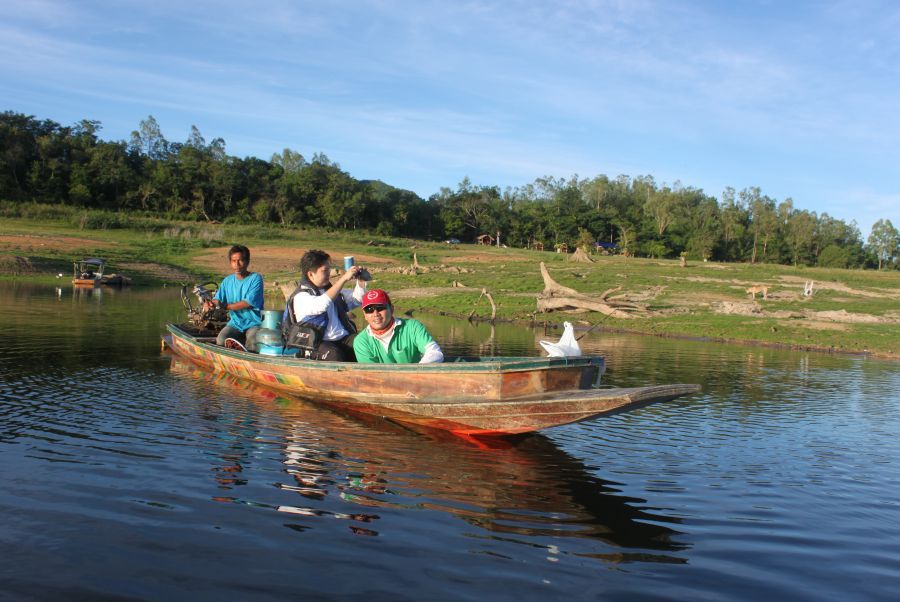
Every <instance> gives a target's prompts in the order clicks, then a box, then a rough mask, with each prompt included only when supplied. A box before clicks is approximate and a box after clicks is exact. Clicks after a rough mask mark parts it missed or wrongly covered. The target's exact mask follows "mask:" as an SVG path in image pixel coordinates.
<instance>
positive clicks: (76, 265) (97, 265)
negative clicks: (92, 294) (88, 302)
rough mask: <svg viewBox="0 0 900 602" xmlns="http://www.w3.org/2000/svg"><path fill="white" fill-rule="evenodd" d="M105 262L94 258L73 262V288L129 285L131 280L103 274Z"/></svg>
mask: <svg viewBox="0 0 900 602" xmlns="http://www.w3.org/2000/svg"><path fill="white" fill-rule="evenodd" d="M105 268H106V262H105V261H104V260H102V259H98V258H96V257H90V258H86V259H82V260H80V261H75V262H73V264H72V284H74V285H75V286H97V285H98V284H106V285H109V286H125V285H128V284H131V278H129V277H128V276H123V275H121V274H104V273H103V270H104V269H105Z"/></svg>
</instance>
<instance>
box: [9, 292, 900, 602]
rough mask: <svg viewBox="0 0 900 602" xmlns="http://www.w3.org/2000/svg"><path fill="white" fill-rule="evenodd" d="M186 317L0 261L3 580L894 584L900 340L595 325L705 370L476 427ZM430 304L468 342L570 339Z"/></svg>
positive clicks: (690, 596)
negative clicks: (322, 382)
mask: <svg viewBox="0 0 900 602" xmlns="http://www.w3.org/2000/svg"><path fill="white" fill-rule="evenodd" d="M400 309H401V310H402V307H401V308H400ZM182 313H183V312H182V309H181V303H180V300H179V298H178V291H177V290H176V289H173V288H160V289H156V290H140V289H138V290H122V291H118V290H114V289H104V290H102V291H100V290H97V291H73V289H72V287H71V286H68V285H67V286H63V287H62V288H60V289H54V288H51V287H35V286H25V285H17V284H15V283H9V282H7V283H4V286H3V290H2V291H0V322H2V324H3V325H4V326H3V330H4V337H3V339H2V341H3V343H2V345H0V466H2V469H0V516H2V521H0V551H2V555H0V558H2V560H0V599H4V600H7V599H9V600H52V599H66V600H99V599H134V600H145V599H146V600H223V599H224V600H284V599H325V600H327V599H348V598H350V597H354V598H355V597H358V596H366V597H368V598H370V599H390V600H426V599H427V600H486V599H488V600H575V599H577V600H585V599H616V600H621V599H628V600H640V599H653V600H666V599H670V600H698V599H703V600H723V599H725V600H760V599H766V598H769V599H772V600H775V599H789V600H848V599H852V600H878V599H895V598H896V596H897V594H898V592H900V438H898V433H900V398H898V391H900V365H898V364H897V363H894V362H883V361H879V360H873V359H866V358H862V357H851V356H831V355H820V354H813V353H805V352H791V351H782V350H772V349H762V348H749V347H736V346H726V345H720V344H708V343H700V342H694V341H680V340H670V339H657V338H647V337H638V336H631V335H619V334H610V333H599V334H597V333H589V334H588V335H587V336H586V337H585V338H584V339H583V340H582V341H581V344H582V348H583V349H584V350H585V351H586V352H589V353H597V354H602V355H604V356H606V358H607V364H608V372H607V375H606V377H605V380H606V382H607V383H609V384H615V385H623V386H626V385H627V386H631V385H641V384H654V383H666V382H694V383H699V384H701V385H703V393H702V394H699V395H694V396H691V397H688V398H684V399H679V400H674V401H671V402H667V403H663V404H656V405H653V406H650V407H646V408H643V409H639V410H636V411H633V412H630V413H626V414H621V415H616V416H613V417H608V418H598V419H596V420H592V421H587V422H583V423H579V424H574V425H568V426H563V427H558V428H556V429H550V430H547V431H545V432H543V433H540V434H536V435H532V436H526V437H523V438H519V439H515V440H511V441H504V440H499V441H496V442H494V443H492V444H483V445H476V444H475V443H473V442H469V441H465V440H461V439H458V438H455V437H453V436H451V435H443V436H442V435H439V434H436V433H435V434H422V433H417V432H412V431H410V430H407V429H406V428H404V427H402V426H399V425H397V424H393V423H390V422H385V421H382V420H380V419H377V418H372V419H368V420H363V419H359V418H354V417H350V416H344V415H341V414H338V413H335V412H333V411H331V410H328V409H325V408H321V407H318V406H316V405H315V404H313V403H309V402H305V401H301V400H297V399H292V398H288V397H286V396H284V395H283V394H280V393H276V392H273V391H271V390H268V389H264V388H260V387H258V386H253V385H250V384H248V383H246V382H241V381H238V380H236V379H233V378H231V377H228V376H223V375H219V374H210V373H208V372H205V371H204V370H202V369H200V368H199V367H197V366H194V365H191V364H188V363H184V362H183V361H178V360H177V359H173V358H172V356H170V355H168V354H164V353H161V352H160V335H161V333H162V332H163V330H164V329H163V325H164V323H165V322H167V321H179V322H180V321H182V320H183V316H182ZM416 317H418V318H420V319H422V321H424V322H425V323H426V324H427V325H428V326H429V328H430V329H431V330H432V332H433V333H434V334H435V335H436V338H437V339H438V340H439V342H441V343H442V346H443V347H444V349H445V351H447V352H449V353H482V354H490V353H495V354H498V355H501V354H505V355H514V354H524V355H539V354H540V353H539V350H538V346H537V344H536V341H537V340H539V339H541V338H546V339H551V340H555V339H557V338H558V337H559V334H560V333H559V331H555V332H550V333H547V334H546V335H545V334H544V333H543V332H542V331H541V330H531V329H529V328H525V327H521V326H509V325H502V326H497V327H496V329H494V331H493V332H492V329H491V328H490V327H489V326H487V325H479V326H477V327H475V326H472V325H469V324H468V323H465V322H454V321H449V320H446V319H441V318H434V317H429V316H424V315H423V316H419V315H417V316H416Z"/></svg>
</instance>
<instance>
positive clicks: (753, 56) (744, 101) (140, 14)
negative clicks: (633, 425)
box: [0, 0, 900, 240]
mask: <svg viewBox="0 0 900 602" xmlns="http://www.w3.org/2000/svg"><path fill="white" fill-rule="evenodd" d="M897 31H900V3H898V2H895V1H893V0H885V1H880V0H834V1H829V0H822V1H814V2H813V1H805V0H792V1H790V2H785V1H783V0H772V1H768V0H757V1H752V0H748V1H742V2H731V1H726V0H721V1H711V0H710V1H703V0H697V1H692V2H688V1H682V2H676V1H657V0H552V1H551V0H546V1H541V0H506V1H500V0H498V1H486V0H454V1H450V2H448V1H432V0H414V1H407V0H352V1H351V0H329V1H328V2H322V1H321V0H312V1H307V0H268V1H267V2H264V3H260V2H236V1H228V0H216V1H205V0H181V1H179V2H174V1H170V0H154V1H153V2H146V1H142V2H133V1H130V0H111V1H100V0H97V1H90V0H84V1H80V2H77V1H62V0H27V1H26V0H15V1H13V0H0V111H7V110H8V111H15V112H19V113H25V114H28V115H33V116H35V117H36V118H38V119H51V120H53V121H56V122H58V123H60V124H62V125H74V124H75V123H77V122H79V121H81V120H82V119H92V120H97V121H99V122H100V123H101V124H102V130H101V131H100V133H99V135H100V137H101V138H102V139H104V140H128V139H129V138H130V136H131V132H132V131H133V130H136V129H138V127H139V124H140V122H141V120H144V119H146V118H147V117H148V116H151V115H152V116H153V117H154V118H155V119H156V121H157V122H158V123H159V125H160V127H161V129H162V132H163V134H164V136H165V137H166V138H167V139H168V140H169V141H173V142H184V141H185V140H187V138H188V136H189V135H190V131H191V126H192V125H193V126H196V127H197V128H198V129H199V130H200V132H201V134H202V135H203V136H204V137H205V138H206V140H207V141H211V140H212V139H214V138H223V139H224V140H225V143H226V152H227V153H228V154H230V155H233V156H238V157H247V156H254V157H259V158H261V159H266V160H268V159H270V158H271V156H272V155H273V154H275V153H280V152H281V151H282V150H283V149H284V148H290V149H292V150H295V151H298V152H300V153H302V154H303V155H304V156H305V157H306V158H307V159H309V158H311V157H312V155H313V154H314V153H324V154H325V155H327V156H328V157H329V158H330V159H331V160H332V161H334V162H336V163H338V164H339V165H340V166H341V168H342V169H343V170H345V171H347V172H348V173H349V174H350V175H351V176H353V177H354V178H357V179H379V180H382V181H384V182H387V183H388V184H391V185H393V186H396V187H398V188H404V189H408V190H412V191H414V192H416V193H418V194H419V195H420V196H422V197H423V198H428V197H429V196H431V195H432V194H434V193H436V192H438V191H439V190H440V189H441V188H442V187H448V188H451V189H456V188H457V186H458V184H459V183H460V182H461V181H462V180H463V179H464V178H466V177H468V178H469V179H470V181H471V182H472V183H473V184H475V185H477V186H499V187H500V188H501V189H505V188H506V187H517V186H523V185H526V184H529V183H532V182H533V181H534V180H535V179H536V178H540V177H545V176H553V177H557V178H569V177H571V176H573V175H577V176H578V177H580V178H593V177H595V176H598V175H607V176H609V177H610V178H615V177H617V176H618V175H620V174H624V175H628V176H632V177H634V176H642V175H650V176H653V177H654V179H655V180H656V182H657V183H658V184H667V185H674V184H676V183H680V184H681V185H682V186H690V187H694V188H700V189H703V191H704V192H705V193H707V194H709V195H712V196H715V197H716V198H718V199H721V197H722V192H723V190H724V189H725V188H726V187H732V188H734V189H736V190H738V191H740V190H741V189H743V188H747V187H752V186H758V187H759V188H760V189H761V192H762V194H764V195H767V196H769V197H771V198H773V199H775V200H776V201H777V202H779V203H780V202H782V201H784V200H785V199H787V198H790V199H792V200H793V203H794V207H796V208H798V209H806V210H809V211H815V212H816V213H818V214H822V213H828V214H829V215H831V216H832V217H835V218H838V219H841V220H843V221H845V222H847V223H850V222H851V221H852V220H855V221H856V222H857V224H858V225H859V228H860V231H861V233H862V236H863V239H864V240H865V238H866V237H867V236H868V234H869V232H870V230H871V226H872V224H873V223H874V222H875V221H876V220H878V219H890V220H891V222H892V223H893V224H894V226H895V227H900V35H897V33H896V32H897Z"/></svg>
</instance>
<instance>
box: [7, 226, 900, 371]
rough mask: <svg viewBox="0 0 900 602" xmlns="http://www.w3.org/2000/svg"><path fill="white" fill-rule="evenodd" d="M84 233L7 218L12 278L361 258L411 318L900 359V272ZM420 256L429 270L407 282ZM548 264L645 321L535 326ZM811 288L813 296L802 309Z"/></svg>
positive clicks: (207, 233) (278, 236)
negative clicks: (493, 318) (98, 268)
mask: <svg viewBox="0 0 900 602" xmlns="http://www.w3.org/2000/svg"><path fill="white" fill-rule="evenodd" d="M97 223H99V224H100V225H99V227H92V226H91V224H90V223H87V224H86V223H85V221H84V220H75V219H72V218H71V217H67V218H61V219H47V218H46V217H44V218H41V219H11V218H0V274H2V275H0V277H2V278H7V279H9V278H16V279H28V280H34V281H51V280H52V281H55V282H58V281H59V280H58V279H57V278H56V275H57V274H58V273H60V272H61V273H63V274H64V275H65V276H66V278H68V276H69V274H70V273H71V262H72V260H74V259H78V258H81V257H83V256H98V257H102V258H104V259H106V260H107V261H108V262H109V263H110V270H111V271H116V272H119V273H123V274H125V275H127V276H129V277H131V278H133V279H134V280H135V282H136V283H137V284H138V285H142V286H152V285H157V284H159V283H161V282H189V281H195V280H199V279H214V280H218V279H219V278H221V276H222V275H223V274H225V273H226V272H227V270H228V266H227V261H226V259H225V250H226V249H227V247H228V246H230V245H231V244H232V243H233V242H241V243H243V244H246V245H248V246H249V247H250V248H251V251H252V253H253V256H252V259H251V269H255V270H258V271H260V272H262V273H263V274H264V275H265V276H266V280H267V283H269V284H270V285H272V286H273V287H274V286H275V285H276V283H285V282H288V281H290V280H293V279H295V278H296V277H297V276H298V274H297V272H296V269H297V268H296V266H297V261H298V260H299V257H300V255H301V254H302V252H303V251H304V250H306V249H308V248H322V249H325V250H326V251H328V252H329V253H331V254H332V255H333V256H335V257H336V258H337V259H338V261H336V263H339V258H340V257H341V256H343V255H354V256H355V257H356V258H357V263H360V264H365V265H367V266H369V267H370V268H371V269H372V272H373V273H374V274H375V278H376V280H375V283H376V284H377V285H378V286H380V287H383V288H386V289H387V290H389V291H390V292H391V293H392V295H393V296H394V297H395V303H396V305H398V306H399V307H400V308H401V309H402V310H418V311H437V312H444V313H448V314H452V315H459V316H469V315H470V314H471V313H472V312H473V311H475V312H476V315H477V316H478V317H487V316H489V315H490V312H491V308H490V305H489V303H488V301H487V300H486V299H485V298H483V297H481V298H479V297H480V295H481V291H482V289H486V290H487V291H488V292H490V294H491V296H492V298H493V299H494V301H495V302H496V304H497V312H498V313H497V316H498V318H499V319H503V320H534V321H539V322H562V321H563V320H569V321H573V322H575V323H578V324H581V325H584V326H588V325H599V326H600V327H601V328H610V329H621V330H626V331H631V332H642V333H649V334H659V335H672V336H689V337H700V338H709V339H714V340H726V341H744V342H755V343H760V344H771V345H785V346H795V347H803V348H817V349H824V350H835V351H845V352H871V353H876V354H879V355H886V356H892V357H900V343H898V341H900V273H898V272H874V271H850V270H838V269H825V268H794V267H787V266H779V265H748V264H713V263H702V262H688V264H687V265H686V266H685V267H681V266H680V265H679V262H677V261H668V260H649V259H635V258H629V259H626V258H624V257H621V256H614V257H596V256H595V257H594V260H595V261H594V262H593V263H575V262H572V261H569V257H570V256H568V255H560V254H556V253H552V252H538V251H527V250H522V249H503V248H499V249H498V248H496V247H483V246H476V245H469V244H462V245H458V246H455V247H449V246H447V245H445V244H442V243H427V242H421V241H411V240H401V239H391V238H386V237H376V236H372V235H369V234H366V233H360V232H341V233H328V232H323V231H316V230H298V229H282V228H278V227H258V226H223V225H216V224H211V225H205V224H196V223H178V222H167V221H164V220H155V219H152V218H143V217H142V218H140V219H139V220H134V222H133V223H130V222H129V221H128V220H127V219H126V220H121V221H119V222H117V223H116V224H115V227H103V225H102V220H101V221H99V222H97ZM413 253H415V255H416V259H417V260H418V263H419V265H420V266H421V268H422V269H421V270H419V273H417V274H411V273H402V272H401V271H400V270H402V269H403V268H408V267H409V266H410V264H411V263H412V261H413ZM542 261H543V262H545V264H546V265H547V268H548V271H549V273H550V274H551V276H552V277H553V278H554V279H555V280H556V281H557V282H558V283H559V284H561V285H563V286H566V287H569V288H572V289H575V290H576V291H578V292H580V293H582V294H584V295H587V296H589V297H591V298H599V296H600V294H601V293H603V292H604V291H607V290H609V289H612V288H616V287H621V289H620V290H618V291H616V293H615V295H619V296H621V300H624V301H629V302H632V303H634V304H638V305H641V306H643V307H645V308H646V311H644V312H642V313H641V314H640V315H639V316H638V317H634V318H631V319H625V318H614V317H607V316H605V315H603V314H600V313H597V312H579V313H568V312H553V313H545V314H537V313H535V308H536V299H537V295H538V293H540V292H541V291H542V290H543V288H544V282H543V280H542V278H541V274H540V270H539V264H540V262H542ZM808 281H813V290H814V293H813V295H812V296H804V295H803V291H804V285H805V283H806V282H808ZM754 285H765V286H767V287H768V295H769V298H768V299H767V300H761V299H760V298H759V297H757V299H756V300H751V299H750V298H749V295H748V294H747V293H746V292H745V290H746V289H747V288H748V287H750V286H754Z"/></svg>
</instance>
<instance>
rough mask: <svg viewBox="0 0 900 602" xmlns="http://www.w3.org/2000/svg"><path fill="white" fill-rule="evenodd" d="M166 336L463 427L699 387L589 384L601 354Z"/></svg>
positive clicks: (572, 416) (377, 408)
mask: <svg viewBox="0 0 900 602" xmlns="http://www.w3.org/2000/svg"><path fill="white" fill-rule="evenodd" d="M167 330H168V332H169V335H168V336H167V337H166V339H165V344H166V345H167V346H168V347H170V348H171V349H172V351H173V352H175V353H176V354H178V355H180V356H182V357H184V358H186V359H189V360H191V361H193V362H196V363H198V364H201V365H203V366H206V367H208V368H210V369H212V370H217V371H221V372H226V373H229V374H233V375H235V376H238V377H240V378H244V379H247V380H250V381H254V382H258V383H260V384H263V385H265V386H267V387H271V388H273V389H277V390H280V391H284V392H287V393H289V394H292V395H295V396H298V397H302V398H304V399H308V400H311V401H317V402H322V403H327V404H330V405H334V406H339V407H340V408H342V409H345V410H350V411H355V412H361V413H366V414H375V415H379V416H384V417H388V418H392V419H394V420H399V421H402V422H408V423H413V424H416V425H421V426H425V427H429V428H438V429H444V430H449V431H453V432H455V433H460V434H467V435H507V434H516V433H527V432H531V431H537V430H541V429H544V428H549V427H552V426H558V425H561V424H568V423H570V422H577V421H580V420H585V419H588V418H592V417H595V416H602V415H606V414H612V413H616V412H621V411H625V410H628V409H633V408H637V407H642V406H645V405H648V404H650V403H655V402H657V401H665V400H669V399H673V398H675V397H680V396H682V395H687V394H690V393H696V392H698V391H699V390H700V387H699V386H697V385H658V386H651V387H637V388H628V389H616V388H609V389H603V388H601V389H596V388H592V386H593V385H594V384H595V383H596V382H598V381H599V376H600V374H602V372H603V369H604V364H603V359H602V358H599V357H568V358H478V359H477V361H461V362H445V363H441V364H356V363H342V362H319V361H312V360H306V359H297V358H289V357H279V356H264V355H260V354H256V353H249V352H245V351H238V350H233V349H226V348H224V347H220V346H217V345H215V344H214V343H213V342H211V341H210V340H208V339H201V338H198V337H195V336H193V335H192V334H191V333H190V332H189V331H188V330H185V329H184V328H182V327H179V326H176V325H173V324H169V325H168V326H167Z"/></svg>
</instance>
